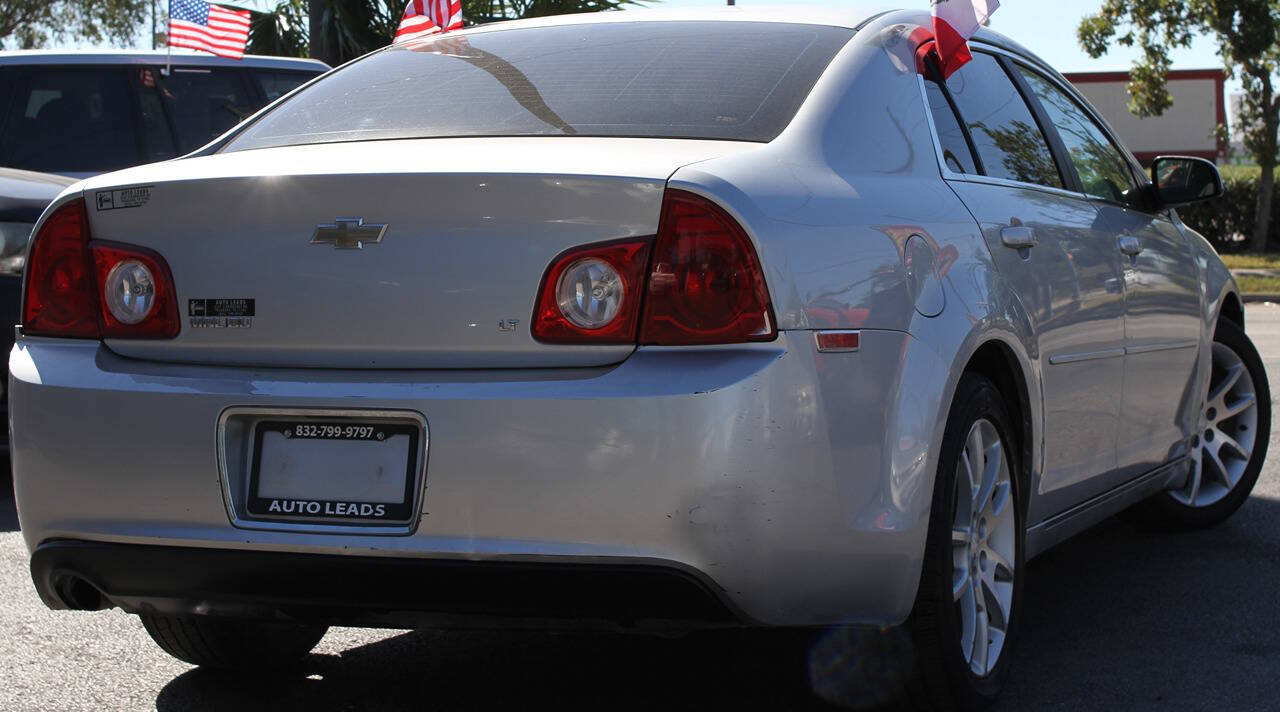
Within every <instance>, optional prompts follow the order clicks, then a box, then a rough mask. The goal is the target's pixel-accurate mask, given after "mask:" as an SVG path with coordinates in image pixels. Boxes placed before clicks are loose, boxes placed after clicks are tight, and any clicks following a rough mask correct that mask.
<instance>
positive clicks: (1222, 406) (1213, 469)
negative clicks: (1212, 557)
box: [1169, 341, 1258, 507]
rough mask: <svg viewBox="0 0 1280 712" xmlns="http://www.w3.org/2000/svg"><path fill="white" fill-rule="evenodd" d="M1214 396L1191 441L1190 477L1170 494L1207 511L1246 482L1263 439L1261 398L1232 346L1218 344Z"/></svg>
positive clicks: (1211, 391) (1215, 346)
mask: <svg viewBox="0 0 1280 712" xmlns="http://www.w3.org/2000/svg"><path fill="white" fill-rule="evenodd" d="M1211 371H1212V372H1211V374H1210V376H1209V391H1208V394H1207V396H1206V397H1205V404H1204V409H1203V410H1202V411H1201V412H1200V428H1199V431H1198V432H1197V433H1196V435H1195V436H1194V437H1193V439H1192V443H1191V444H1192V448H1191V475H1190V477H1188V478H1187V484H1186V486H1184V487H1183V488H1182V489H1180V490H1175V491H1172V492H1170V493H1169V494H1170V495H1172V496H1173V498H1174V499H1176V500H1177V501H1178V502H1181V503H1182V504H1184V505H1187V506H1189V507H1208V506H1210V505H1213V504H1216V503H1217V502H1219V501H1221V500H1222V498H1224V497H1226V496H1227V495H1228V494H1230V493H1231V491H1232V490H1233V489H1235V486H1236V485H1237V484H1239V483H1240V480H1241V478H1243V477H1244V472H1245V468H1247V467H1248V466H1249V458H1250V457H1251V456H1252V455H1253V446H1254V443H1255V442H1256V441H1257V437H1258V394H1257V392H1256V390H1255V388H1254V384H1253V378H1252V377H1251V376H1250V375H1249V369H1248V368H1246V367H1245V363H1244V360H1243V359H1241V358H1240V355H1239V354H1237V353H1236V352H1235V351H1234V350H1233V349H1232V348H1231V347H1230V346H1227V345H1226V344H1223V343H1221V342H1217V341H1215V342H1214V343H1213V368H1212V369H1211Z"/></svg>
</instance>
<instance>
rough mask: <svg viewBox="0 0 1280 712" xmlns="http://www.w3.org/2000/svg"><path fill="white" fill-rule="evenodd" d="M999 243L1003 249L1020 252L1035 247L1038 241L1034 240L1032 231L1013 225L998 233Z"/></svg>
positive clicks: (1034, 234)
mask: <svg viewBox="0 0 1280 712" xmlns="http://www.w3.org/2000/svg"><path fill="white" fill-rule="evenodd" d="M1000 242H1001V244H1003V245H1004V246H1005V247H1012V248H1013V249H1015V250H1021V249H1023V248H1026V247H1035V246H1036V244H1037V243H1038V242H1039V241H1038V240H1036V233H1035V231H1034V230H1032V229H1031V228H1029V227H1026V226H1025V225H1015V226H1013V227H1006V228H1004V229H1003V230H1001V231H1000Z"/></svg>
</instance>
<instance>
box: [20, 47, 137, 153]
mask: <svg viewBox="0 0 1280 712" xmlns="http://www.w3.org/2000/svg"><path fill="white" fill-rule="evenodd" d="M138 160H139V154H138V136H137V133H136V131H135V129H134V123H133V109H132V107H131V106H130V92H129V84H128V76H127V75H126V72H125V70H124V69H123V68H117V67H101V68H99V67H32V68H29V69H27V70H26V71H25V72H23V73H22V75H21V78H20V79H19V80H18V81H17V82H16V83H15V88H14V92H13V96H12V99H11V101H10V102H9V111H8V116H7V117H6V121H5V129H4V137H3V139H0V162H2V163H3V164H4V165H6V166H10V167H13V168H25V169H27V170H32V171H44V172H48V173H101V172H104V171H111V170H116V169H117V168H125V167H127V166H132V165H134V164H136V163H138Z"/></svg>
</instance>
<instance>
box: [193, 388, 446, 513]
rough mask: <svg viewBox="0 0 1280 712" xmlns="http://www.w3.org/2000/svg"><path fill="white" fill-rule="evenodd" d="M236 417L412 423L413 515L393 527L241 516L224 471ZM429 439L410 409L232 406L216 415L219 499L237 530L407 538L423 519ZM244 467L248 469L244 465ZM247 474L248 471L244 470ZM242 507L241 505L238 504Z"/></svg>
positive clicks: (420, 418) (418, 415)
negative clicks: (417, 434)
mask: <svg viewBox="0 0 1280 712" xmlns="http://www.w3.org/2000/svg"><path fill="white" fill-rule="evenodd" d="M236 416H249V417H253V418H264V417H286V418H371V419H379V420H399V421H406V422H411V423H413V424H415V425H417V426H418V427H419V428H420V429H421V432H422V442H421V443H420V444H419V447H418V467H417V468H416V470H417V482H415V483H414V491H415V492H416V493H417V496H416V501H415V502H414V504H413V513H412V514H411V515H410V519H409V521H407V522H404V523H395V524H385V525H380V524H317V523H313V522H299V523H293V522H266V521H259V520H257V519H248V518H245V517H241V516H240V514H239V511H238V509H237V506H236V505H237V501H236V500H235V498H234V495H233V493H232V491H231V477H230V475H229V474H228V470H227V422H228V421H229V420H230V419H231V418H233V417H236ZM247 437H248V438H250V439H252V437H253V435H252V432H251V431H250V432H249V433H248V434H247ZM430 439H431V431H430V429H429V428H428V427H427V419H426V418H424V417H423V416H422V414H421V413H417V412H414V411H411V410H392V409H387V410H375V409H365V410H352V409H326V408H305V407H303V408H281V407H274V408H271V407H268V408H250V407H238V406H236V407H231V408H227V409H225V410H223V411H222V413H221V415H219V416H218V430H217V454H218V479H219V480H221V481H222V499H223V505H224V506H225V507H226V510H227V516H228V517H230V519H231V525H232V526H234V527H236V528H237V529H256V530H261V531H277V532H303V533H311V534H360V535H365V536H406V535H408V534H412V533H413V532H414V531H415V530H417V528H418V522H419V521H420V520H421V519H422V504H423V500H424V499H426V485H427V452H428V450H429V449H430V448H429V447H428V444H429V442H430ZM244 467H246V468H247V467H249V465H248V464H247V463H246V464H245V465H244ZM246 474H247V471H246ZM246 486H248V485H247V481H246V482H243V483H241V487H246ZM239 504H241V505H243V503H242V502H241V503H239Z"/></svg>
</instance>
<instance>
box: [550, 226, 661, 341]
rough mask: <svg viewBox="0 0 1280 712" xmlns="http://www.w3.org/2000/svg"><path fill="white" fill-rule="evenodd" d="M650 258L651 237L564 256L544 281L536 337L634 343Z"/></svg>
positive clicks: (601, 245) (571, 252)
mask: <svg viewBox="0 0 1280 712" xmlns="http://www.w3.org/2000/svg"><path fill="white" fill-rule="evenodd" d="M648 259H649V241H648V240H626V241H622V242H611V243H604V244H600V245H589V246H587V247H582V248H578V249H574V250H570V251H569V252H566V253H564V254H562V255H560V256H559V257H558V258H556V260H555V261H554V262H552V264H551V268H550V269H548V270H547V274H546V276H544V277H543V279H542V289H541V290H539V292H538V294H539V295H540V296H539V297H538V309H537V312H536V313H535V314H534V320H533V336H534V338H536V339H538V340H539V341H547V342H554V343H580V344H581V343H592V344H634V343H635V341H636V324H637V322H638V321H639V318H640V296H641V295H642V294H643V293H644V272H645V267H646V266H647V264H648Z"/></svg>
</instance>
